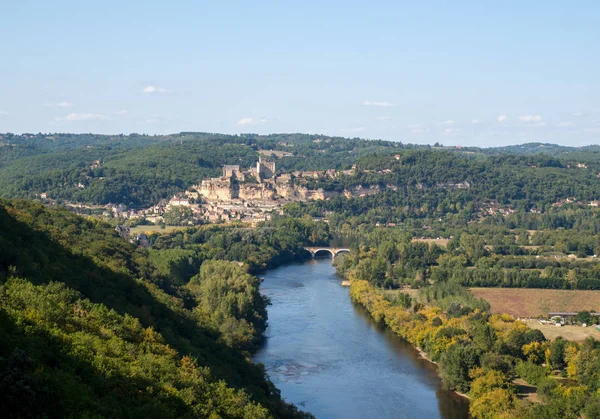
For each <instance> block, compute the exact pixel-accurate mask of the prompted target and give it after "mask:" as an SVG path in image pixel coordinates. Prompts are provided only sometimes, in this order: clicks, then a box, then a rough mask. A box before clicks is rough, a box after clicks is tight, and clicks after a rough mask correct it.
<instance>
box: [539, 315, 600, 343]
mask: <svg viewBox="0 0 600 419" xmlns="http://www.w3.org/2000/svg"><path fill="white" fill-rule="evenodd" d="M527 325H528V326H529V327H531V328H532V329H538V330H539V331H541V332H542V333H543V334H544V336H545V337H546V339H550V340H554V339H556V338H557V337H559V336H560V337H562V338H563V339H568V340H573V341H575V342H583V341H584V340H585V339H586V338H588V337H593V338H595V339H596V340H598V339H600V331H598V329H596V328H595V327H594V326H588V327H583V326H568V325H567V326H562V327H556V326H555V325H553V324H540V323H539V322H538V321H537V320H533V319H532V320H530V321H528V322H527Z"/></svg>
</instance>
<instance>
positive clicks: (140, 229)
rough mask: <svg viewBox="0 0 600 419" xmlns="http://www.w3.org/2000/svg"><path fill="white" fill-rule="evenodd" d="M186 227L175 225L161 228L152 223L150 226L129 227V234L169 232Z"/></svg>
mask: <svg viewBox="0 0 600 419" xmlns="http://www.w3.org/2000/svg"><path fill="white" fill-rule="evenodd" d="M186 228H188V227H177V226H166V227H165V228H161V227H160V226H156V225H152V226H135V227H131V234H138V233H146V234H151V233H170V232H171V231H175V230H183V229H186Z"/></svg>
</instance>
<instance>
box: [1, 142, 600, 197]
mask: <svg viewBox="0 0 600 419" xmlns="http://www.w3.org/2000/svg"><path fill="white" fill-rule="evenodd" d="M261 150H277V151H283V152H286V153H289V155H288V156H286V157H282V158H279V159H277V167H278V168H279V170H282V171H287V172H291V171H295V170H327V169H336V170H337V169H350V168H351V167H352V166H353V165H355V164H356V165H357V166H358V167H359V169H360V170H359V171H358V172H357V173H356V174H355V175H352V176H345V177H341V178H336V179H322V180H318V181H315V182H314V184H311V185H309V186H311V187H314V188H323V189H325V190H338V191H342V190H344V189H348V188H354V187H358V186H365V187H369V186H381V187H386V186H390V185H391V186H393V187H398V188H399V190H398V191H397V193H396V191H394V190H389V191H388V192H390V194H391V197H390V198H385V199H392V200H394V201H395V202H393V203H394V205H404V202H405V200H406V199H405V198H406V195H407V194H410V195H412V194H416V195H419V194H421V192H420V191H422V189H419V188H421V187H423V188H424V189H426V190H427V191H428V192H427V193H428V194H435V193H436V190H438V189H441V188H446V189H447V188H449V187H451V186H450V185H454V184H458V183H463V182H468V183H469V184H470V185H471V188H470V189H469V190H467V191H462V190H461V191H452V194H453V195H457V198H456V199H459V200H461V201H462V202H465V201H467V200H479V201H483V200H486V199H496V200H498V201H499V202H502V203H511V204H513V205H523V206H532V205H533V204H534V203H537V204H538V205H546V204H550V203H552V202H554V201H552V200H557V199H565V198H567V197H569V196H576V197H577V198H579V199H596V198H598V197H599V196H600V191H599V190H598V184H599V183H600V182H598V181H597V180H596V179H597V178H596V175H597V174H598V172H599V171H600V163H599V162H600V158H599V156H600V151H599V150H598V149H597V147H592V146H590V147H585V148H566V147H558V146H555V147H554V146H553V147H551V146H548V145H537V144H531V145H524V146H518V147H517V146H515V147H506V148H502V149H474V148H465V149H462V148H454V147H429V146H422V145H406V144H402V143H399V142H390V141H380V140H362V139H358V138H352V139H349V138H341V137H329V136H323V135H307V134H272V135H255V134H242V135H223V134H210V133H185V132H184V133H179V134H172V135H164V136H148V135H139V134H130V135H115V136H106V135H94V134H77V135H76V134H23V135H13V134H1V135H0V195H2V196H4V197H22V198H30V199H34V198H36V197H39V196H40V194H42V193H46V194H47V196H49V197H51V198H52V199H53V200H58V201H70V202H82V203H90V204H107V203H114V204H117V203H122V204H125V205H129V206H133V207H140V206H149V205H151V204H153V203H156V202H158V201H159V200H160V199H164V198H168V197H169V196H170V195H171V194H173V193H176V192H182V191H184V190H185V189H186V188H189V187H190V186H192V185H195V184H197V183H199V182H200V181H201V180H202V179H205V178H208V177H212V176H216V175H218V174H219V173H220V168H221V167H222V165H224V164H239V165H240V166H241V167H246V168H247V167H250V166H251V165H253V164H254V163H255V162H256V160H257V158H258V156H259V152H260V151H261ZM414 150H420V151H416V152H415V151H414ZM398 153H400V154H401V155H402V159H400V160H395V159H394V156H395V155H397V154H398ZM577 163H580V164H585V165H586V166H587V167H586V168H577V166H576V165H577ZM383 170H386V173H382V171H383ZM431 189H433V190H431ZM444 190H445V189H444ZM458 192H464V193H463V194H462V195H461V194H460V193H458ZM546 192H551V194H549V195H548V194H546ZM396 195H398V196H396ZM438 201H443V200H440V199H438V198H426V199H422V200H421V202H423V203H427V204H428V205H429V207H431V206H432V205H434V206H436V207H437V204H436V202H438Z"/></svg>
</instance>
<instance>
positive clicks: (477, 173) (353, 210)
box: [288, 150, 600, 225]
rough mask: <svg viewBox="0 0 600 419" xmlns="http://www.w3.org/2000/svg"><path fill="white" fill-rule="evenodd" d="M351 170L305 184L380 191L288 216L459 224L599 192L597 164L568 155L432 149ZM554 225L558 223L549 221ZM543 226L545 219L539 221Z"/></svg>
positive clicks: (368, 160) (374, 159)
mask: <svg viewBox="0 0 600 419" xmlns="http://www.w3.org/2000/svg"><path fill="white" fill-rule="evenodd" d="M357 167H358V170H356V171H355V172H354V174H352V175H348V176H341V177H339V178H335V179H331V178H328V177H323V178H321V179H318V180H315V181H313V183H312V186H313V187H322V188H323V189H325V190H337V191H343V190H354V189H355V188H360V187H363V188H364V187H375V188H380V189H383V192H381V193H377V194H373V195H368V196H364V197H359V198H346V197H344V196H337V197H334V198H332V199H329V200H326V201H316V202H311V203H305V204H294V205H290V207H289V209H288V210H289V211H290V213H293V214H295V215H298V214H299V213H310V214H313V215H318V214H323V213H330V212H334V213H337V214H341V215H343V216H344V217H357V218H359V219H360V220H361V222H365V223H377V222H379V223H384V224H385V223H390V222H391V223H396V224H397V223H402V222H405V221H407V220H413V219H436V218H439V217H447V216H451V217H453V218H457V219H459V220H462V221H463V222H466V221H469V220H472V219H474V218H476V217H477V216H479V215H480V214H482V213H485V212H486V211H489V210H492V211H498V210H500V209H503V210H507V209H510V210H511V211H512V210H514V211H516V212H517V213H519V214H525V213H527V212H528V211H530V210H534V211H539V212H543V213H546V212H549V211H552V210H553V204H555V203H556V202H559V201H564V200H566V199H567V198H576V199H578V200H580V201H583V202H590V201H593V200H596V199H598V197H600V183H599V182H598V179H597V174H598V172H599V171H600V161H596V162H593V163H588V167H586V168H583V167H582V168H578V167H576V163H574V162H571V161H570V160H560V161H559V160H556V159H550V158H549V157H547V156H543V155H534V156H517V155H502V156H485V155H482V154H476V155H471V154H464V153H457V152H447V151H439V150H403V151H401V152H400V157H399V158H398V159H396V158H395V157H394V155H392V154H373V155H371V156H368V157H364V158H362V159H360V160H358V162H357ZM554 224H555V225H559V224H560V220H555V221H554ZM545 225H548V224H545Z"/></svg>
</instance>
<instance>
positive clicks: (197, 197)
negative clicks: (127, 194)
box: [114, 157, 380, 224]
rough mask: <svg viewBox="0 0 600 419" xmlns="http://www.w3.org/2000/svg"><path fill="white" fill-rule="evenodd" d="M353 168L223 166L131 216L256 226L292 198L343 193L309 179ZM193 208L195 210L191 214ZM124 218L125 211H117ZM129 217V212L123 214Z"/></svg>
mask: <svg viewBox="0 0 600 419" xmlns="http://www.w3.org/2000/svg"><path fill="white" fill-rule="evenodd" d="M354 170H355V169H352V170H343V171H336V170H327V171H296V172H292V173H278V172H277V169H276V165H275V162H274V161H272V160H264V159H263V158H262V157H260V158H259V160H258V162H257V163H256V166H254V167H251V168H249V169H242V168H240V166H239V165H225V166H223V173H222V175H221V176H220V177H215V178H210V179H205V180H202V181H201V182H200V184H197V185H194V186H192V187H191V188H189V189H188V190H187V191H185V192H184V193H182V194H177V195H175V196H173V197H172V198H171V199H170V200H168V201H167V200H163V201H161V202H159V203H158V204H157V205H155V206H153V207H151V208H148V209H147V210H143V211H142V214H140V213H139V212H138V213H136V214H132V215H133V216H134V217H135V216H139V215H143V216H144V217H145V219H146V220H147V221H150V222H153V223H155V224H158V223H161V222H164V220H165V216H167V218H168V214H169V213H170V212H173V211H175V212H180V213H184V212H185V213H187V214H188V215H191V217H188V218H189V223H190V224H194V223H197V222H231V221H244V222H249V223H251V224H256V223H258V222H261V221H267V220H269V219H270V218H271V215H272V213H273V212H277V213H281V211H282V209H281V207H282V206H283V205H284V204H286V203H288V202H294V201H307V200H318V199H328V198H330V197H332V196H336V195H340V194H341V193H340V192H336V191H325V190H323V189H322V188H317V189H314V188H312V189H311V188H309V187H307V186H306V185H305V184H306V183H307V181H308V180H314V179H319V178H321V177H330V178H336V177H338V176H343V175H351V174H352V173H353V171H354ZM379 190H380V189H379V188H357V189H356V190H353V191H344V195H346V196H348V197H350V196H365V195H368V194H374V193H377V192H379ZM190 212H191V214H190ZM114 215H116V216H124V215H125V214H114ZM125 218H127V216H126V215H125Z"/></svg>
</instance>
